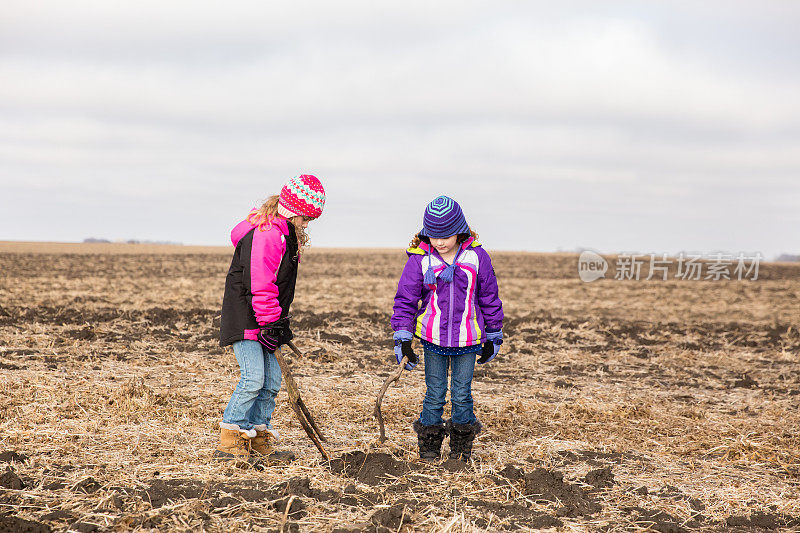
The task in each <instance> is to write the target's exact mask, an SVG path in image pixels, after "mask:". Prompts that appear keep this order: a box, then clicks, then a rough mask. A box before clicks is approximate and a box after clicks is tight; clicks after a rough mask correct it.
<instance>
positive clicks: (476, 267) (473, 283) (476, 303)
mask: <svg viewBox="0 0 800 533" xmlns="http://www.w3.org/2000/svg"><path fill="white" fill-rule="evenodd" d="M428 251H429V246H428V244H426V243H424V242H423V243H420V244H419V247H418V248H409V249H408V261H407V262H406V266H405V268H404V269H403V274H402V275H401V276H400V282H399V283H398V284H397V294H396V295H395V297H394V308H393V311H394V312H393V314H392V320H391V324H392V329H394V330H395V331H398V330H406V331H409V332H412V333H413V334H414V335H415V336H416V337H418V338H420V339H422V340H425V341H428V342H431V343H433V344H436V345H439V346H444V347H448V348H449V347H456V346H459V347H461V346H474V345H476V344H482V343H483V342H486V336H485V334H484V332H485V328H487V327H488V328H491V329H500V328H501V327H502V326H503V302H501V301H500V297H499V296H498V294H497V278H496V277H495V275H494V268H492V260H491V259H490V258H489V254H488V253H486V251H485V250H484V249H483V248H482V247H481V246H480V244H479V243H477V242H476V241H475V240H474V239H473V238H469V239H467V240H466V241H465V242H464V243H462V245H461V250H460V253H459V255H458V257H457V260H456V265H457V268H456V269H455V272H454V273H453V281H452V282H450V283H447V282H445V281H440V280H439V279H438V275H439V273H440V272H441V271H442V270H444V269H445V267H446V266H447V263H445V262H444V260H442V258H441V256H440V255H439V253H438V252H437V251H436V250H435V249H434V250H431V253H428ZM428 268H433V271H434V273H435V274H436V275H437V280H436V281H437V283H436V285H425V283H424V279H423V278H424V274H425V271H426V270H427V269H428ZM420 301H422V305H421V306H419V302H420Z"/></svg>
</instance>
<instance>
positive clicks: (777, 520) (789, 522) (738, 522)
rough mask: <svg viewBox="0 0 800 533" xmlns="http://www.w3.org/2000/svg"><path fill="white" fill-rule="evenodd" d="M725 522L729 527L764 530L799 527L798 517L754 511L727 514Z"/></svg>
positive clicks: (799, 518)
mask: <svg viewBox="0 0 800 533" xmlns="http://www.w3.org/2000/svg"><path fill="white" fill-rule="evenodd" d="M725 524H726V525H727V526H730V527H746V528H759V529H766V530H779V529H780V530H784V529H791V530H792V531H795V528H798V527H800V517H793V516H786V515H781V514H773V513H762V512H756V513H753V514H751V515H750V516H749V517H748V516H729V517H728V518H727V519H726V520H725Z"/></svg>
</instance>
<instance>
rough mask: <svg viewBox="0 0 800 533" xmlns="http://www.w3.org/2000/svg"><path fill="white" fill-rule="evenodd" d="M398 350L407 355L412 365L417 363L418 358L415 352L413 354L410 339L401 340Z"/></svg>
mask: <svg viewBox="0 0 800 533" xmlns="http://www.w3.org/2000/svg"><path fill="white" fill-rule="evenodd" d="M400 351H401V352H402V354H403V355H404V356H406V357H408V362H409V363H411V364H412V365H416V364H417V363H419V358H418V357H417V354H415V353H414V349H413V348H411V341H403V343H402V344H401V350H400Z"/></svg>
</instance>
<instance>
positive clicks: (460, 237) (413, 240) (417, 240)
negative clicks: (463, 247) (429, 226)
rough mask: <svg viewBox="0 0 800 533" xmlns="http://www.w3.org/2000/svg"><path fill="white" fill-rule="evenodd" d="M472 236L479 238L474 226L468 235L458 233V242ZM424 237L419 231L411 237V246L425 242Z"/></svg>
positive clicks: (415, 246) (414, 246)
mask: <svg viewBox="0 0 800 533" xmlns="http://www.w3.org/2000/svg"><path fill="white" fill-rule="evenodd" d="M470 237H472V238H473V239H475V240H476V241H477V240H478V234H477V233H475V230H473V229H472V228H470V230H469V235H467V234H466V233H459V234H458V243H459V244H461V243H462V242H464V241H466V240H467V239H469V238H470ZM422 239H423V237H420V236H419V233H417V234H416V235H414V237H412V238H411V243H410V246H409V248H417V247H418V246H419V243H421V242H423V241H422ZM425 239H429V237H425Z"/></svg>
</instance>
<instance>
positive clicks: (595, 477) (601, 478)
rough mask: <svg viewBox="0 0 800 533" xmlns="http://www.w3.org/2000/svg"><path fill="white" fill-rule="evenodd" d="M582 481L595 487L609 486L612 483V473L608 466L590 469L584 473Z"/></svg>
mask: <svg viewBox="0 0 800 533" xmlns="http://www.w3.org/2000/svg"><path fill="white" fill-rule="evenodd" d="M583 481H584V482H586V484H587V485H592V486H593V487H594V488H596V489H602V488H606V487H611V486H612V485H614V473H613V472H612V471H611V467H610V466H608V467H606V468H598V469H597V470H591V471H590V472H589V473H588V474H586V476H585V477H584V478H583Z"/></svg>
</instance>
